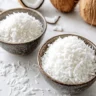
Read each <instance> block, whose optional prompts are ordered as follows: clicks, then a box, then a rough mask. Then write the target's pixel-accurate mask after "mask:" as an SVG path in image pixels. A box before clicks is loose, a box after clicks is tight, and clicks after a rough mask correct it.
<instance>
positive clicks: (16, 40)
mask: <svg viewBox="0 0 96 96" xmlns="http://www.w3.org/2000/svg"><path fill="white" fill-rule="evenodd" d="M45 31H46V21H45V19H44V17H43V16H42V15H41V13H39V12H38V11H35V10H32V9H27V8H16V9H11V10H7V11H4V12H2V13H1V14H0V43H1V47H2V48H4V49H5V50H7V51H9V52H11V53H14V54H19V55H27V54H29V53H31V52H32V51H33V50H34V49H36V47H37V45H38V43H39V42H40V39H41V37H42V36H43V34H44V33H45Z"/></svg>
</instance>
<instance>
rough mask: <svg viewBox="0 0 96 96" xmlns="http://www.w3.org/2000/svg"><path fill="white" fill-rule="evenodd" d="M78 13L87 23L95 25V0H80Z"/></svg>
mask: <svg viewBox="0 0 96 96" xmlns="http://www.w3.org/2000/svg"><path fill="white" fill-rule="evenodd" d="M80 14H81V17H82V18H83V19H84V20H85V21H86V22H87V23H89V24H91V25H95V26H96V0H80Z"/></svg>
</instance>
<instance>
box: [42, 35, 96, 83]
mask: <svg viewBox="0 0 96 96" xmlns="http://www.w3.org/2000/svg"><path fill="white" fill-rule="evenodd" d="M41 59H42V67H43V69H44V71H45V72H46V73H47V74H48V75H50V76H51V77H52V78H54V79H55V80H58V81H60V82H63V83H65V84H81V83H85V82H88V81H89V80H91V79H92V78H94V76H96V74H95V73H96V56H95V50H93V48H91V46H89V45H87V44H85V42H84V41H83V40H81V39H80V38H78V37H76V36H69V37H65V38H58V39H57V40H56V41H55V42H53V43H52V44H50V45H49V47H48V49H47V51H46V52H45V54H44V55H43V56H42V58H41Z"/></svg>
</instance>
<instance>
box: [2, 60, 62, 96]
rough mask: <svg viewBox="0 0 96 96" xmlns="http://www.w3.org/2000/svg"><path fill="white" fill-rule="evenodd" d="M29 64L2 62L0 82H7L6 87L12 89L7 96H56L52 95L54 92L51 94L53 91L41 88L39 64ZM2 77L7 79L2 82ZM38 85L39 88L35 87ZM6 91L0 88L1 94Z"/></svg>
mask: <svg viewBox="0 0 96 96" xmlns="http://www.w3.org/2000/svg"><path fill="white" fill-rule="evenodd" d="M28 64H29V65H28ZM28 64H24V63H22V62H20V61H19V62H16V63H6V62H2V61H0V82H6V85H7V86H8V88H9V89H10V91H9V93H8V95H7V96H45V95H46V94H48V93H49V94H54V93H52V92H54V91H52V92H51V89H49V88H45V89H43V88H42V87H40V86H39V82H38V81H39V80H40V77H41V76H40V72H39V70H38V68H37V64H32V62H29V61H28ZM30 69H31V70H30ZM33 69H34V70H33ZM34 71H35V74H34V75H32V76H30V73H34ZM5 74H6V75H5ZM2 77H3V78H5V79H4V81H2V79H1V78H2ZM30 77H31V78H33V79H31V78H30ZM37 79H38V81H37ZM40 83H41V82H40ZM37 84H38V87H37V86H35V85H37ZM41 84H42V83H41ZM41 84H40V85H41ZM4 90H5V89H2V88H1V87H0V92H2V91H4ZM38 94H39V95H38ZM54 95H55V94H54ZM0 96H1V95H0ZM50 96H51V95H50ZM55 96H58V95H55ZM60 96H62V95H60Z"/></svg>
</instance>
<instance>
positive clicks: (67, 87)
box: [37, 34, 96, 95]
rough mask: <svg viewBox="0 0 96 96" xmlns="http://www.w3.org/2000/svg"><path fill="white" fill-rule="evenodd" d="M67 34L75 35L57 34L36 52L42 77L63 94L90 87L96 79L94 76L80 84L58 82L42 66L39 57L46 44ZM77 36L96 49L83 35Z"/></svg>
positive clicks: (42, 53)
mask: <svg viewBox="0 0 96 96" xmlns="http://www.w3.org/2000/svg"><path fill="white" fill-rule="evenodd" d="M67 36H77V35H73V34H64V35H58V36H55V37H53V38H51V39H49V40H48V41H47V42H46V43H45V44H44V45H43V46H42V47H41V49H40V51H39V53H38V58H37V61H38V65H39V69H40V72H41V73H42V75H43V76H44V78H45V79H46V81H47V82H48V83H50V84H51V85H52V86H53V87H54V88H56V89H57V90H58V91H59V92H60V93H63V94H71V95H76V94H79V93H81V92H82V91H84V90H85V89H87V88H88V87H90V86H91V85H92V84H93V83H94V82H95V80H96V76H95V77H94V78H93V79H92V80H90V81H88V82H85V83H82V84H64V82H63V83H62V82H60V81H58V80H55V79H54V78H52V77H51V76H49V75H48V74H47V73H46V72H45V71H44V70H43V68H42V61H41V57H42V56H43V55H44V53H45V52H46V49H47V48H48V44H51V43H53V42H54V41H55V40H56V39H57V38H58V37H61V38H64V37H67ZM77 37H79V38H81V39H82V40H84V42H85V43H86V44H88V45H91V46H92V47H93V48H94V50H96V45H95V44H93V43H92V42H91V41H89V40H87V39H86V38H84V37H81V36H77ZM57 71H58V70H57Z"/></svg>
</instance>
